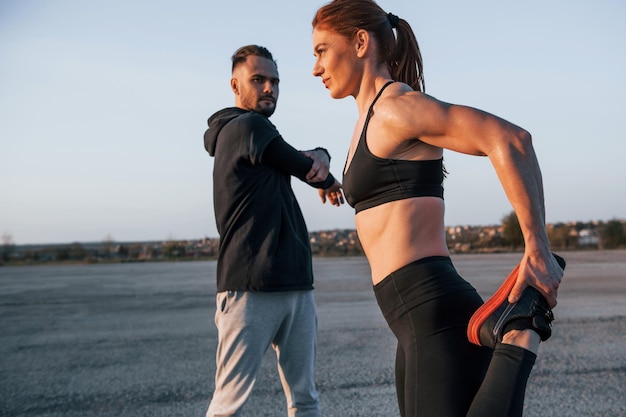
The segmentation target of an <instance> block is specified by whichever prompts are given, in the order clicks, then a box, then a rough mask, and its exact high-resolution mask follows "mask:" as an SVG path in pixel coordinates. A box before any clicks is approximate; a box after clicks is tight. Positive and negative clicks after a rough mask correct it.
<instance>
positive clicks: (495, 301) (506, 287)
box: [467, 254, 565, 346]
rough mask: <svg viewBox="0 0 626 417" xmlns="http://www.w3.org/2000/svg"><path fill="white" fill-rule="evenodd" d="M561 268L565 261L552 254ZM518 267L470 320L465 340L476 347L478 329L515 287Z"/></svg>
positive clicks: (478, 334) (478, 340) (478, 337)
mask: <svg viewBox="0 0 626 417" xmlns="http://www.w3.org/2000/svg"><path fill="white" fill-rule="evenodd" d="M553 255H554V257H555V258H556V260H557V262H558V263H559V265H560V266H561V268H563V269H565V260H564V259H563V258H561V257H560V256H558V255H556V254H553ZM519 267H520V265H519V264H517V265H516V266H515V268H513V270H512V271H511V273H510V274H509V276H508V277H507V278H506V280H504V282H503V283H502V285H501V286H500V288H498V290H497V291H496V292H495V293H494V294H493V295H492V296H491V298H489V299H488V300H487V301H486V302H485V303H484V304H483V305H482V306H480V307H479V308H478V310H476V312H475V313H474V314H473V315H472V317H471V318H470V321H469V324H468V325H467V339H468V340H469V341H470V342H471V343H473V344H475V345H478V346H482V344H481V343H480V328H481V327H482V325H483V324H484V323H485V321H486V320H487V318H488V317H489V316H490V315H491V314H493V312H494V311H496V310H497V309H498V307H500V306H501V305H502V303H503V302H504V301H505V300H506V299H507V298H508V296H509V294H510V293H511V290H512V289H513V287H514V286H515V282H516V281H517V275H518V273H519Z"/></svg>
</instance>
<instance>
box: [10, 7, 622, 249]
mask: <svg viewBox="0 0 626 417" xmlns="http://www.w3.org/2000/svg"><path fill="white" fill-rule="evenodd" d="M324 3H325V1H306V2H305V1H293V0H266V1H264V2H257V1H250V0H242V1H237V2H223V1H220V2H215V1H209V0H204V1H199V0H197V1H192V0H182V1H177V2H172V1H144V0H141V1H127V0H123V1H122V0H112V1H106V2H93V1H82V0H55V1H44V0H0V234H5V235H10V236H12V238H13V241H14V242H15V243H17V244H26V243H54V242H60V243H64V242H75V241H79V242H85V241H100V240H102V239H104V238H105V237H107V236H109V237H111V238H112V239H113V240H115V241H129V240H164V239H168V238H175V239H194V238H202V237H204V236H208V237H217V232H216V228H215V220H214V216H213V206H212V188H211V175H212V169H213V165H212V164H213V161H212V158H210V157H209V156H208V154H207V153H206V152H205V150H204V148H203V143H202V135H203V132H204V130H205V128H206V119H207V118H208V116H209V115H211V114H212V113H213V112H215V111H217V110H219V109H220V108H222V107H226V106H231V105H233V103H234V99H233V96H232V93H231V91H230V88H229V79H230V56H231V54H232V53H233V51H234V50H235V49H236V48H238V47H239V46H242V45H244V44H249V43H257V44H260V45H263V46H266V47H268V48H269V49H270V50H271V51H272V52H273V54H274V56H275V58H276V59H277V60H278V65H279V71H280V75H281V92H280V99H279V101H278V108H277V111H276V113H275V115H274V116H273V117H272V120H273V122H274V123H275V124H276V125H277V127H278V128H279V130H280V132H281V133H282V135H283V137H285V139H286V140H287V141H289V142H291V143H292V144H293V145H294V146H295V147H297V148H301V149H310V148H314V147H316V146H324V147H326V148H328V149H329V150H330V152H331V154H332V155H333V161H332V166H331V170H332V171H333V172H334V173H335V174H337V175H338V176H340V173H341V169H342V166H343V162H344V160H345V155H346V151H347V147H348V141H349V138H350V134H351V132H352V128H353V125H354V122H355V121H356V106H355V105H354V100H353V99H352V98H347V99H344V100H333V99H331V98H330V97H329V95H328V92H327V91H326V90H325V89H324V88H323V86H322V84H321V82H320V80H319V79H318V78H314V77H313V76H312V75H311V68H312V65H313V62H314V60H313V55H312V47H311V25H310V22H311V19H312V17H313V14H314V12H315V10H316V9H317V8H318V7H319V6H321V5H322V4H324ZM379 4H380V5H381V6H382V7H383V8H384V9H386V10H387V11H391V12H393V13H395V14H397V15H399V16H400V17H402V18H404V19H406V20H407V21H408V22H409V23H410V24H411V25H412V27H413V29H414V31H415V33H416V35H417V37H418V40H419V42H420V46H421V49H422V54H423V57H424V61H425V75H426V90H427V92H428V93H430V94H431V95H434V96H435V97H437V98H439V99H442V100H444V101H448V102H453V103H460V104H466V105H471V106H474V107H478V108H481V109H483V110H487V111H489V112H492V113H495V114H497V115H499V116H501V117H504V118H506V119H508V120H510V121H512V122H513V123H516V124H518V125H520V126H522V127H524V128H526V129H528V130H529V131H530V132H531V133H532V134H533V138H534V143H535V147H536V150H537V153H538V157H539V162H540V164H541V167H542V172H543V176H544V186H545V191H546V210H547V220H548V222H561V221H563V222H566V221H579V220H580V221H590V220H610V219H613V218H624V217H626V198H625V197H626V185H625V183H624V180H625V179H626V158H625V156H626V123H625V122H626V105H624V101H623V100H624V97H626V77H625V74H626V25H624V21H625V20H626V2H623V1H622V0H612V1H608V0H598V1H593V2H590V1H580V0H573V1H572V0H556V1H552V2H546V1H539V0H528V1H524V2H502V1H481V0H478V1H474V2H467V1H461V0H451V1H436V2H435V1H429V2H415V1H408V0H405V1H394V0H381V1H380V2H379ZM445 160H446V166H447V169H448V171H449V172H450V175H449V176H448V179H447V180H446V183H445V189H446V191H445V192H446V202H447V211H446V224H447V225H450V226H452V225H464V224H470V225H487V224H497V223H500V220H501V219H502V217H503V216H504V215H505V214H507V213H509V212H510V210H511V207H510V205H509V203H508V201H507V200H506V198H505V196H504V193H503V192H502V191H501V187H500V185H499V183H498V180H497V178H496V176H495V173H494V171H493V169H492V167H491V165H490V164H489V161H488V160H487V159H486V158H477V157H470V156H464V155H458V154H454V153H452V152H447V153H446V154H445ZM294 189H295V190H296V193H297V195H298V198H299V200H300V203H301V206H302V208H303V211H304V215H305V218H306V220H307V223H308V226H309V229H310V230H324V229H333V228H353V227H354V220H353V210H352V209H351V208H350V207H349V206H347V205H345V206H343V207H341V208H335V207H331V206H328V205H325V206H322V205H321V204H320V203H319V201H318V197H317V193H316V191H315V190H313V189H310V188H309V187H307V186H306V185H303V184H301V183H299V181H298V180H295V181H294Z"/></svg>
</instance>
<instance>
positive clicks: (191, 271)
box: [0, 251, 626, 417]
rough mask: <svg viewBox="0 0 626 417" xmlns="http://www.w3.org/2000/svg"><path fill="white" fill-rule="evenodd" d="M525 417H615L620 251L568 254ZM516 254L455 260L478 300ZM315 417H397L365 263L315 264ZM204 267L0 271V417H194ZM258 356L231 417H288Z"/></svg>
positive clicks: (204, 356) (618, 410)
mask: <svg viewBox="0 0 626 417" xmlns="http://www.w3.org/2000/svg"><path fill="white" fill-rule="evenodd" d="M563 255H564V256H565V258H566V259H567V261H568V266H567V272H566V279H565V280H564V282H563V284H562V286H561V289H560V292H559V300H560V301H559V306H558V307H557V308H556V309H555V311H554V313H555V316H556V321H555V323H554V332H553V337H552V338H551V339H550V340H549V341H548V342H547V343H545V344H543V345H542V347H541V350H540V355H539V358H538V360H537V363H536V365H535V368H534V370H533V373H532V375H531V380H530V382H529V387H528V390H527V395H526V410H525V414H524V415H525V416H526V417H540V416H541V417H549V416H563V417H566V416H576V417H580V416H594V417H595V416H597V417H599V416H603V417H617V416H626V400H625V399H624V397H625V395H624V393H626V251H601V252H569V253H564V254H563ZM518 259H519V254H501V255H457V256H454V257H453V260H454V261H455V264H456V266H457V268H458V269H459V271H460V272H461V273H462V274H463V275H464V276H465V277H466V278H467V279H468V280H469V281H471V282H472V283H473V284H474V285H476V287H477V288H478V289H479V291H480V292H481V294H483V296H485V297H487V296H489V295H490V294H491V293H492V292H493V291H494V290H495V289H496V288H497V286H498V285H499V283H500V282H501V281H502V280H503V279H504V277H506V275H507V274H508V272H509V271H510V269H511V268H512V267H513V265H514V264H515V263H516V262H517V260H518ZM315 273H316V283H317V284H316V302H317V306H318V316H319V335H318V364H317V384H318V390H319V392H320V396H321V401H322V410H323V413H324V415H325V416H327V417H334V416H337V417H339V416H341V417H353V416H354V417H357V416H363V417H377V416H385V417H388V416H397V415H398V411H397V406H396V402H395V392H394V382H393V381H394V377H393V358H394V353H395V342H394V339H393V337H392V335H391V333H390V331H389V330H388V329H387V326H386V324H385V323H384V320H383V318H382V316H381V315H380V313H379V310H378V307H377V305H376V302H375V300H374V296H373V293H372V288H371V284H370V281H369V278H368V273H369V272H368V268H367V264H366V262H365V260H364V259H363V258H348V259H316V260H315ZM214 294H215V285H214V264H213V263H210V262H188V263H157V264H124V265H78V266H53V267H48V266H46V267H17V268H14V267H11V268H9V267H2V268H0V416H2V417H8V416H11V417H13V416H24V417H44V416H45V417H78V416H80V417H95V416H98V417H108V416H111V417H113V416H114V417H144V416H145V417H148V416H150V417H158V416H167V417H174V416H185V417H192V416H198V417H201V416H204V412H205V410H206V407H207V405H208V401H209V399H210V395H211V391H212V387H213V373H214V370H215V363H214V352H215V346H216V343H217V342H216V336H217V335H216V331H215V328H214V325H213V312H214ZM284 404H285V400H284V397H283V394H282V391H281V388H280V383H279V382H278V376H277V372H276V369H275V359H274V357H273V356H272V352H268V355H267V357H266V361H265V364H264V366H263V368H262V371H261V375H260V377H259V381H258V383H257V386H256V387H255V390H254V392H253V395H252V398H251V399H250V401H249V403H248V404H247V406H246V408H245V410H244V413H243V414H242V416H244V417H246V416H255V417H259V416H285V415H286V413H285V405H284Z"/></svg>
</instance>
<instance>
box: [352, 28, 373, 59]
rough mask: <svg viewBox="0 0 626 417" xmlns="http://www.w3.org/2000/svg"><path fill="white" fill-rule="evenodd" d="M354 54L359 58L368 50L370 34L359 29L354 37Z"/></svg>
mask: <svg viewBox="0 0 626 417" xmlns="http://www.w3.org/2000/svg"><path fill="white" fill-rule="evenodd" d="M354 41H355V47H356V54H357V56H358V57H359V58H362V57H364V56H365V53H366V52H367V50H368V49H369V44H370V34H369V33H367V31H366V30H363V29H359V30H358V31H357V32H356V35H354Z"/></svg>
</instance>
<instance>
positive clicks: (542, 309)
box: [467, 254, 565, 348]
mask: <svg viewBox="0 0 626 417" xmlns="http://www.w3.org/2000/svg"><path fill="white" fill-rule="evenodd" d="M553 255H554V257H555V258H556V260H557V262H558V263H559V265H560V266H561V268H563V269H565V260H564V259H563V258H561V257H560V256H558V255H556V254H553ZM518 272H519V264H518V265H517V266H516V267H515V268H513V271H511V273H510V274H509V276H508V277H507V279H506V280H505V281H504V283H503V284H502V285H501V286H500V288H498V290H497V291H496V292H495V294H494V295H493V296H492V297H491V298H489V299H488V300H487V301H486V302H485V304H483V305H482V306H480V308H479V309H478V310H476V312H475V313H474V315H473V316H472V318H471V319H470V321H469V324H468V326H467V338H468V339H469V341H470V342H471V343H473V344H475V345H478V346H488V347H491V348H493V347H495V345H496V343H498V342H501V341H502V336H503V335H504V333H506V332H507V331H509V330H512V329H518V330H524V329H532V330H534V331H536V332H537V333H538V334H539V336H540V337H541V340H543V341H545V340H548V338H549V337H550V336H551V335H552V328H551V324H550V323H551V322H552V321H553V320H554V316H553V315H552V310H550V309H549V308H548V303H547V302H546V300H545V299H544V298H543V296H542V295H541V293H540V292H539V291H537V290H536V289H535V288H532V287H528V288H526V289H525V290H524V292H523V293H522V296H521V297H520V299H519V300H518V301H517V302H516V303H513V304H509V302H508V297H509V294H510V293H511V290H512V289H513V286H514V285H515V282H516V280H517V274H518Z"/></svg>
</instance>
